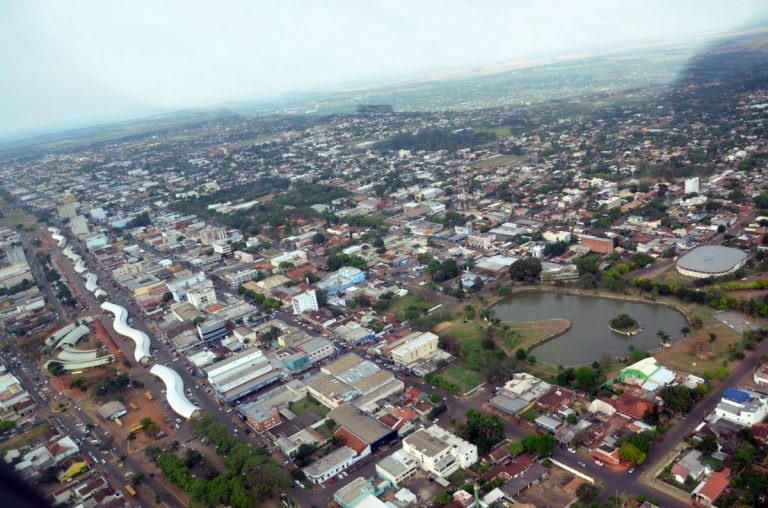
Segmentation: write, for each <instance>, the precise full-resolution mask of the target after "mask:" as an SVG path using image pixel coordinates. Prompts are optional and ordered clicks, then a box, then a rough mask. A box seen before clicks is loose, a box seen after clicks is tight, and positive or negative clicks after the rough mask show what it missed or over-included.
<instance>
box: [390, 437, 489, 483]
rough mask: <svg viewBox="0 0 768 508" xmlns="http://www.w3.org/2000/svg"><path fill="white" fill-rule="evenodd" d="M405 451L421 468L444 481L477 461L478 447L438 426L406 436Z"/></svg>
mask: <svg viewBox="0 0 768 508" xmlns="http://www.w3.org/2000/svg"><path fill="white" fill-rule="evenodd" d="M403 450H404V451H405V452H406V453H408V454H409V455H411V456H412V457H413V458H415V459H416V461H417V462H418V463H419V466H421V469H423V470H425V471H428V472H430V473H434V474H436V475H438V476H441V477H443V478H445V477H448V476H450V475H451V474H453V473H454V472H456V471H457V470H459V469H461V468H467V467H469V466H471V465H472V464H474V463H475V462H477V446H475V445H474V444H472V443H469V442H467V441H464V440H463V439H461V438H460V437H458V436H456V435H455V434H451V433H450V432H448V431H447V430H444V429H443V428H441V427H439V426H437V425H432V426H431V427H428V428H426V429H420V430H417V431H416V432H414V433H413V434H411V435H409V436H408V437H406V438H405V439H404V440H403Z"/></svg>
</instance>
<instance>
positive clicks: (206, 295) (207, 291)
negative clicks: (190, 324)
mask: <svg viewBox="0 0 768 508" xmlns="http://www.w3.org/2000/svg"><path fill="white" fill-rule="evenodd" d="M187 300H189V303H191V304H192V305H193V306H194V307H195V308H196V309H198V310H200V309H205V308H207V307H210V306H211V305H213V304H215V303H216V302H217V299H216V291H215V290H214V289H213V287H212V286H202V287H198V288H194V289H193V290H192V291H190V292H188V293H187Z"/></svg>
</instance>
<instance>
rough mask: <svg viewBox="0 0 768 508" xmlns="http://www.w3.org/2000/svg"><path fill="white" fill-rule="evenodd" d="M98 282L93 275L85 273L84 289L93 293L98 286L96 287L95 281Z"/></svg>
mask: <svg viewBox="0 0 768 508" xmlns="http://www.w3.org/2000/svg"><path fill="white" fill-rule="evenodd" d="M97 280H99V278H98V276H96V274H95V273H91V272H85V289H87V290H88V291H90V292H91V293H93V292H94V291H96V288H98V287H99V286H97V285H96V281H97Z"/></svg>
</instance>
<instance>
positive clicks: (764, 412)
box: [715, 388, 768, 427]
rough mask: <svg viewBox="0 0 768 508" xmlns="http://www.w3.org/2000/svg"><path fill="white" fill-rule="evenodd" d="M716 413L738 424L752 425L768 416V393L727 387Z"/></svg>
mask: <svg viewBox="0 0 768 508" xmlns="http://www.w3.org/2000/svg"><path fill="white" fill-rule="evenodd" d="M715 414H716V415H717V416H719V417H720V418H723V419H724V420H728V421H729V422H733V423H735V424H737V425H741V426H743V427H752V426H753V425H754V424H756V423H760V422H762V421H763V420H764V419H765V417H766V416H768V395H765V394H764V393H759V392H753V391H751V390H746V389H742V388H739V389H736V388H726V390H725V392H724V393H723V398H722V399H720V403H719V404H718V405H717V407H716V408H715Z"/></svg>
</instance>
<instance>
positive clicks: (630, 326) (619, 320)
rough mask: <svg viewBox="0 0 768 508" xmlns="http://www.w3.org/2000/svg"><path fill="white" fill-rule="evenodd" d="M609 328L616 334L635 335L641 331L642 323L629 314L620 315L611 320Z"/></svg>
mask: <svg viewBox="0 0 768 508" xmlns="http://www.w3.org/2000/svg"><path fill="white" fill-rule="evenodd" d="M608 328H610V329H611V330H612V331H614V332H616V333H621V334H624V335H634V334H636V333H637V332H638V331H640V323H638V322H637V321H636V320H635V319H634V318H633V317H632V316H630V315H629V314H619V315H618V316H616V317H615V318H613V319H611V321H610V322H609V323H608Z"/></svg>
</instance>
